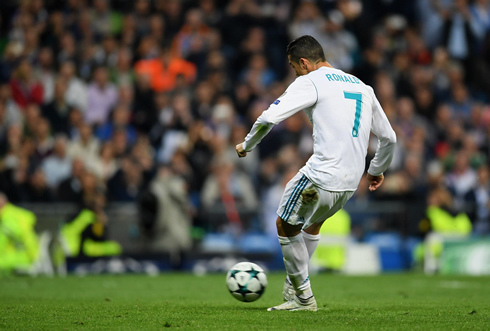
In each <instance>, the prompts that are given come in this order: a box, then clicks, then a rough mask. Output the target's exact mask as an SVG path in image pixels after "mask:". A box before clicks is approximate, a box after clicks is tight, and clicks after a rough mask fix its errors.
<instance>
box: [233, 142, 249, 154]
mask: <svg viewBox="0 0 490 331" xmlns="http://www.w3.org/2000/svg"><path fill="white" fill-rule="evenodd" d="M235 149H236V152H237V154H238V157H245V156H247V152H246V151H245V150H244V149H243V143H241V144H238V145H236V146H235Z"/></svg>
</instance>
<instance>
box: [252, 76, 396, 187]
mask: <svg viewBox="0 0 490 331" xmlns="http://www.w3.org/2000/svg"><path fill="white" fill-rule="evenodd" d="M300 110H304V111H305V112H306V114H307V115H308V117H309V119H310V121H311V123H312V124H313V141H314V148H313V150H314V151H313V155H312V156H311V157H310V159H309V160H308V162H307V163H306V165H305V166H304V167H303V168H302V169H301V170H300V171H301V172H302V173H303V174H305V175H306V176H307V177H308V178H309V179H310V180H311V181H312V182H313V183H314V184H316V185H317V186H319V187H320V188H322V189H324V190H328V191H355V190H356V189H357V186H358V185H359V181H360V180H361V177H362V175H363V172H364V169H365V159H366V154H367V149H368V142H369V132H370V131H372V132H373V133H374V134H375V135H376V136H377V137H378V150H377V151H376V155H375V157H374V159H373V160H372V161H371V164H370V166H369V169H368V173H369V174H371V175H374V176H376V175H380V174H382V173H383V172H384V171H385V170H386V169H387V168H388V166H389V165H390V163H391V160H392V158H393V152H394V149H395V143H396V135H395V132H394V131H393V129H392V127H391V125H390V123H389V121H388V119H387V117H386V115H385V113H384V111H383V109H382V108H381V105H380V104H379V102H378V100H377V99H376V96H375V95H374V91H373V89H372V88H371V87H370V86H368V85H366V84H364V83H363V82H361V81H360V80H359V79H358V78H357V77H354V76H352V75H350V74H347V73H345V72H343V71H342V70H338V69H334V68H330V67H321V68H319V69H317V70H315V71H313V72H310V73H309V74H307V75H304V76H300V77H298V78H297V79H296V80H295V81H294V82H293V83H292V84H291V85H289V87H288V88H287V90H286V92H285V93H284V94H283V95H282V96H280V97H279V98H278V99H277V100H276V101H274V102H273V103H272V104H271V105H270V107H269V108H268V109H267V110H266V111H264V112H263V113H262V115H260V117H259V118H258V119H257V121H256V122H255V124H254V125H253V127H252V130H251V131H250V133H249V134H248V135H247V137H246V138H245V142H244V145H243V148H244V149H245V150H246V151H251V150H252V149H253V148H255V146H257V144H258V143H259V142H260V141H261V140H262V138H263V137H264V136H265V135H266V134H267V133H269V131H270V130H271V129H272V127H273V126H274V125H275V124H278V123H279V122H281V121H283V120H284V119H286V118H288V117H290V116H292V115H293V114H295V113H297V112H298V111H300Z"/></svg>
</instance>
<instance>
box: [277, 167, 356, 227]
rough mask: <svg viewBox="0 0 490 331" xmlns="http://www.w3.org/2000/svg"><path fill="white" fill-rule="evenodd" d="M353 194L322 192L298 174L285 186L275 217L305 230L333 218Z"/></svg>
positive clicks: (349, 192)
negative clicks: (300, 225) (301, 226)
mask: <svg viewBox="0 0 490 331" xmlns="http://www.w3.org/2000/svg"><path fill="white" fill-rule="evenodd" d="M354 192H355V191H341V192H334V191H326V190H323V189H321V188H319V187H318V186H315V185H314V184H313V183H312V182H311V181H310V180H309V179H308V178H307V177H306V176H305V175H304V174H303V173H301V172H298V174H297V175H296V176H294V177H293V179H291V180H290V181H289V183H288V184H287V185H286V188H285V190H284V194H283V195H282V198H281V203H280V204H279V208H278V209H277V215H278V216H279V217H280V218H281V219H282V220H284V221H286V222H288V223H289V224H291V225H299V224H303V229H306V228H308V227H309V226H310V225H312V224H314V223H318V222H323V221H325V220H326V219H327V218H329V217H331V216H333V215H334V214H335V213H336V212H337V211H339V210H340V209H341V208H342V207H343V206H344V205H345V203H346V202H347V201H348V200H349V199H350V198H351V197H352V195H353V194H354Z"/></svg>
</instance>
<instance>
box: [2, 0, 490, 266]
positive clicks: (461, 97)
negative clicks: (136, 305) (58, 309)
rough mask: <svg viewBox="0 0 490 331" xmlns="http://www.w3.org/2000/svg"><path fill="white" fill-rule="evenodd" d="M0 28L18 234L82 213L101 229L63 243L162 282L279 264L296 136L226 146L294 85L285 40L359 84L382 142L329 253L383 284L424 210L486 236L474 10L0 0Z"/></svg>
mask: <svg viewBox="0 0 490 331" xmlns="http://www.w3.org/2000/svg"><path fill="white" fill-rule="evenodd" d="M0 23H1V30H0V54H1V60H0V191H1V192H4V193H5V194H6V195H7V196H8V198H9V200H10V201H11V202H12V203H13V204H15V205H18V206H22V207H25V208H26V209H28V210H32V211H34V213H35V215H36V216H37V225H36V231H37V233H38V234H41V233H43V232H44V231H49V232H50V233H51V235H52V237H53V238H56V237H57V236H58V235H60V234H61V235H62V234H63V226H64V224H69V223H70V222H72V223H73V222H74V220H76V219H77V215H78V216H79V215H80V214H79V211H80V210H81V209H83V208H85V209H88V210H91V211H93V212H94V213H95V218H96V220H97V224H99V225H101V226H97V227H96V226H89V227H87V228H86V229H85V230H86V231H83V233H81V232H80V236H81V238H82V240H83V241H86V240H89V239H90V240H95V241H99V242H103V243H104V242H106V243H108V242H110V240H115V241H117V242H119V243H120V244H121V245H122V252H123V256H130V257H134V258H137V259H153V260H154V261H159V262H158V263H159V264H158V266H160V267H162V268H169V267H174V268H190V267H192V265H191V264H190V263H191V262H192V261H195V260H196V259H201V258H211V257H214V256H227V254H228V253H230V252H235V253H236V254H238V255H245V256H247V254H257V255H261V254H262V255H263V256H266V257H265V259H266V260H267V261H269V262H270V261H275V262H270V265H271V266H280V265H281V260H280V253H278V252H279V251H278V249H277V247H278V244H277V243H276V234H275V224H274V220H275V218H276V216H275V210H276V208H277V205H278V202H279V199H280V197H281V194H282V190H283V188H284V186H285V183H286V182H287V181H288V180H289V179H290V178H291V177H292V176H293V175H294V174H295V173H296V172H297V170H298V169H299V168H300V167H301V166H302V165H303V164H304V162H305V161H306V160H307V159H308V157H309V155H310V154H311V152H312V146H313V144H312V138H311V126H310V124H309V123H308V121H307V118H306V116H304V115H303V114H297V115H295V116H293V117H291V118H289V119H287V120H286V121H284V122H283V123H281V124H280V125H278V126H277V127H275V128H274V129H273V131H272V132H271V133H270V134H269V136H267V137H266V138H265V139H264V141H263V142H262V143H261V145H260V146H259V147H258V148H257V149H256V150H255V151H254V152H252V153H250V154H249V155H248V156H247V158H245V159H238V158H237V157H236V153H235V148H234V146H235V144H237V143H239V142H241V141H242V140H243V137H244V136H245V134H246V133H247V132H248V129H249V128H250V126H251V124H252V123H253V122H254V120H255V119H256V118H257V117H258V116H259V115H260V113H261V112H262V111H263V110H265V109H266V108H267V107H268V105H269V104H270V103H272V102H273V101H274V100H275V99H276V97H277V96H279V95H281V94H282V93H283V91H284V90H285V88H286V87H287V85H288V84H289V83H290V82H291V81H292V80H293V79H294V73H293V71H292V70H291V69H290V68H289V67H288V63H287V58H286V55H285V49H286V45H287V43H288V42H289V41H290V40H291V39H293V38H296V37H298V36H301V35H304V34H310V35H312V36H314V37H315V38H317V39H318V40H319V42H320V43H321V44H322V46H323V47H324V50H325V55H326V57H327V60H328V61H329V62H330V63H331V64H332V65H333V66H334V67H337V68H339V69H342V70H345V71H347V72H349V73H352V74H354V75H356V76H357V77H358V78H360V79H361V80H362V81H364V82H365V83H366V84H369V85H371V86H373V87H374V89H375V92H376V94H377V96H378V98H379V101H380V103H381V105H382V106H383V108H384V110H385V112H386V114H387V116H388V118H389V119H390V121H391V123H392V125H393V127H394V129H395V131H396V133H397V137H398V145H397V150H396V155H395V158H394V160H393V163H392V165H391V167H390V169H389V171H388V172H387V177H386V181H385V183H384V184H383V186H382V187H381V189H380V190H379V191H378V192H375V193H374V194H372V193H368V190H367V184H366V182H365V180H363V181H362V182H361V184H360V186H359V189H358V191H357V192H356V194H355V196H354V197H353V198H352V200H351V201H350V202H349V203H348V204H347V205H346V208H345V210H346V211H347V212H348V213H349V215H350V225H349V231H348V233H347V234H348V235H349V238H350V239H351V240H352V241H354V242H356V241H358V242H368V243H372V244H374V245H377V246H379V247H381V248H383V247H384V248H386V249H387V252H388V253H387V255H385V256H384V257H383V258H386V259H388V260H386V261H388V262H386V261H385V263H388V265H385V266H384V267H386V268H387V269H389V270H401V269H408V268H411V267H413V266H414V264H416V258H414V251H415V250H416V248H417V247H418V246H417V245H418V244H419V243H420V242H421V241H422V240H423V239H424V238H425V236H426V235H427V233H429V232H430V231H431V230H432V231H433V232H434V231H436V230H437V229H434V222H433V220H430V219H428V218H427V213H426V211H427V210H428V209H427V208H428V206H435V207H437V208H440V209H443V210H445V211H447V212H448V213H449V214H450V215H453V216H454V215H458V213H459V215H461V213H464V214H465V215H467V216H468V219H469V220H470V221H471V226H470V227H469V228H468V226H467V225H464V226H463V227H462V228H461V229H458V231H459V232H460V233H458V235H463V236H465V237H468V236H471V237H473V238H480V237H481V238H485V236H488V233H489V223H488V222H489V221H488V217H489V210H488V206H489V192H490V191H489V190H490V179H489V176H488V156H489V148H490V144H489V143H490V141H489V132H490V131H489V123H490V107H489V102H490V100H489V98H488V95H489V92H490V91H489V90H490V38H489V36H490V34H489V28H490V3H489V1H487V0H475V1H466V0H456V1H450V0H448V1H443V0H441V1H436V0H434V1H431V0H417V1H402V0H398V1H397V0H393V1H382V0H364V1H359V0H339V1H328V0H324V1H316V2H315V1H274V0H270V1H267V0H263V1H252V0H247V1H243V0H232V1H218V0H216V1H214V0H201V1H184V0H183V1H178V0H155V1H148V0H137V1H124V0H114V1H109V0H94V1H85V0H69V1H49V0H44V1H43V0H31V1H29V0H26V1H2V2H1V4H0ZM332 143H335V142H332ZM375 149H376V140H375V139H374V138H373V140H372V143H371V147H370V150H369V152H368V160H367V161H368V162H369V160H370V158H371V157H372V156H373V153H374V151H375ZM436 232H437V231H436ZM441 233H444V229H442V230H441ZM344 234H345V233H344ZM82 246H83V244H82ZM390 249H392V250H390ZM108 252H109V253H111V252H112V253H111V254H117V253H118V252H119V251H118V250H117V249H116V250H111V249H109V250H108ZM390 252H391V253H393V252H395V254H394V255H393V254H391V253H390ZM109 253H108V254H109ZM111 254H109V255H111ZM390 254H391V255H390ZM72 255H73V258H75V260H77V259H79V261H80V260H83V261H85V260H84V259H85V258H87V257H93V256H94V255H93V254H91V253H88V251H85V250H84V249H83V247H82V248H80V249H79V250H76V251H75V252H74V253H73V254H72ZM100 255H104V252H102V254H100ZM262 255H261V256H262ZM270 256H273V257H272V258H271V257H270ZM277 256H279V259H278V258H277ZM274 257H275V258H274ZM271 259H272V260H271Z"/></svg>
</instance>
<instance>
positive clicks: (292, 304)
mask: <svg viewBox="0 0 490 331" xmlns="http://www.w3.org/2000/svg"><path fill="white" fill-rule="evenodd" d="M317 309H318V308H317V305H316V300H315V297H314V296H311V297H309V298H308V299H301V298H299V297H298V296H297V295H294V297H293V298H292V299H291V300H289V301H288V302H285V303H283V304H282V305H279V306H275V307H272V308H268V309H267V311H274V310H289V311H299V310H309V311H317Z"/></svg>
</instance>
